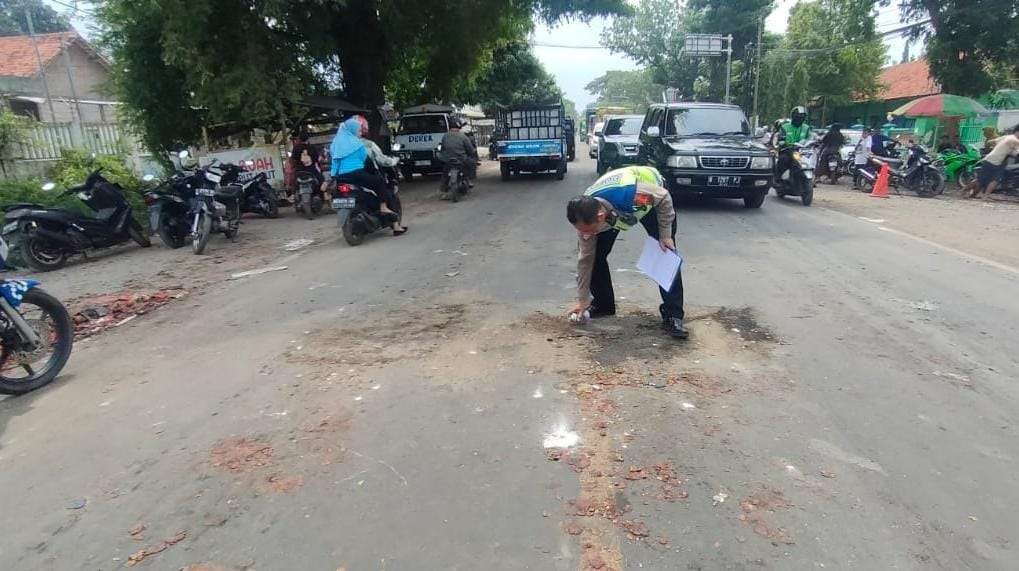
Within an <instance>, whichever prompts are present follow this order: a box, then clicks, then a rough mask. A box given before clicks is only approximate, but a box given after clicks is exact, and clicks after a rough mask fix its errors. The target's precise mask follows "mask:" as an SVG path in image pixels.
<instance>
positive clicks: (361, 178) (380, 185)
mask: <svg viewBox="0 0 1019 571" xmlns="http://www.w3.org/2000/svg"><path fill="white" fill-rule="evenodd" d="M336 181H337V182H348V183H351V184H356V185H358V186H363V187H365V188H370V189H372V190H374V191H375V192H376V193H377V194H378V195H379V198H381V199H382V200H383V202H385V203H386V206H388V207H389V209H390V210H393V211H396V210H399V206H397V205H396V200H394V198H395V196H394V195H393V189H391V188H389V187H388V186H386V181H384V180H382V177H381V176H379V175H377V174H372V173H370V172H368V171H367V170H365V169H357V170H356V171H350V172H348V173H344V174H341V175H337V177H336Z"/></svg>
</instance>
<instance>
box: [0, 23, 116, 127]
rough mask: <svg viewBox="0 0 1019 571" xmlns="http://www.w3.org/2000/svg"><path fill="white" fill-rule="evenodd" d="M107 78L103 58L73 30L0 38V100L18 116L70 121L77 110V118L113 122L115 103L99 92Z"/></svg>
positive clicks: (107, 67)
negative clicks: (47, 95) (33, 35)
mask: <svg viewBox="0 0 1019 571" xmlns="http://www.w3.org/2000/svg"><path fill="white" fill-rule="evenodd" d="M33 44H34V45H33ZM36 50H38V56H37V55H36ZM40 63H41V66H40ZM44 77H45V86H44V82H43V78H44ZM109 78H110V64H109V62H108V61H107V60H106V58H105V57H103V55H102V54H101V53H99V51H97V50H96V49H95V48H93V47H92V45H91V44H89V43H88V42H87V41H86V40H85V39H84V38H82V37H81V36H79V35H78V34H77V33H76V32H73V31H72V32H58V33H53V34H37V35H36V36H35V37H34V42H33V38H32V37H30V36H5V37H0V105H2V106H4V107H6V108H9V109H11V110H12V111H14V112H15V113H18V114H20V115H28V116H31V117H34V118H36V119H38V120H40V121H44V122H70V121H72V120H73V119H74V118H75V117H76V116H78V115H80V120H81V121H82V122H83V123H100V122H103V123H105V122H113V121H115V119H116V113H115V106H116V102H115V101H113V100H112V98H111V97H109V96H108V95H107V94H106V91H105V87H106V84H107V82H108V81H109ZM47 87H48V89H49V96H50V98H49V99H48V100H47V97H46V93H47V89H46V88H47Z"/></svg>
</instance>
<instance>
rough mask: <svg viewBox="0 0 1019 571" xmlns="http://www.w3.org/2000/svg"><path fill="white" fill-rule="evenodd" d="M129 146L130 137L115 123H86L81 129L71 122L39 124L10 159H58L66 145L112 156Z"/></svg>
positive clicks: (27, 134) (29, 132)
mask: <svg viewBox="0 0 1019 571" xmlns="http://www.w3.org/2000/svg"><path fill="white" fill-rule="evenodd" d="M130 146H131V141H130V139H127V138H125V135H124V133H123V132H122V131H121V129H120V127H119V126H118V125H116V124H114V123H85V124H82V125H81V128H80V130H79V127H78V126H77V125H75V124H72V123H39V124H37V125H36V126H34V127H33V128H32V129H30V130H29V131H28V132H27V133H26V136H25V140H24V142H22V143H21V144H20V145H17V147H18V148H16V149H15V150H14V153H13V154H14V156H13V157H12V158H14V159H28V160H47V159H50V160H52V159H59V158H60V152H61V151H62V150H63V149H68V148H78V149H84V150H87V151H93V152H95V153H97V154H109V155H112V154H117V153H122V152H125V151H128V150H130V149H129V148H128V147H130Z"/></svg>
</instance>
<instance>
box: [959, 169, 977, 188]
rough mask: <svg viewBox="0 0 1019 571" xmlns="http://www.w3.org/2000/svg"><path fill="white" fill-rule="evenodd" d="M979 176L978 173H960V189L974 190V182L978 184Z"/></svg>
mask: <svg viewBox="0 0 1019 571" xmlns="http://www.w3.org/2000/svg"><path fill="white" fill-rule="evenodd" d="M976 180H977V176H976V171H960V172H959V180H958V183H959V188H961V189H963V190H969V189H971V188H972V185H973V183H974V182H976Z"/></svg>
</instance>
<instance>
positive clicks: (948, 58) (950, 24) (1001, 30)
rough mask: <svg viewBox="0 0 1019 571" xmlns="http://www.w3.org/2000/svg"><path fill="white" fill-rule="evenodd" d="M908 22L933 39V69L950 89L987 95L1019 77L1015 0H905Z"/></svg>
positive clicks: (929, 41)
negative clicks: (922, 23) (922, 22)
mask: <svg viewBox="0 0 1019 571" xmlns="http://www.w3.org/2000/svg"><path fill="white" fill-rule="evenodd" d="M901 9H902V14H903V20H904V21H906V22H910V21H919V20H923V19H926V18H930V25H929V27H927V26H918V27H916V28H913V31H912V35H913V39H917V38H920V37H924V38H925V39H926V40H927V61H928V62H929V64H930V69H931V73H932V74H933V75H934V78H935V79H937V80H938V83H940V84H941V87H942V89H943V90H944V91H945V92H946V93H952V94H957V95H972V96H977V95H983V94H985V93H987V92H989V91H991V90H993V89H995V88H1002V87H1008V86H1009V85H1007V81H1008V80H1009V79H1014V78H1016V77H1019V16H1017V14H1016V4H1015V1H1014V0H901Z"/></svg>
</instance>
